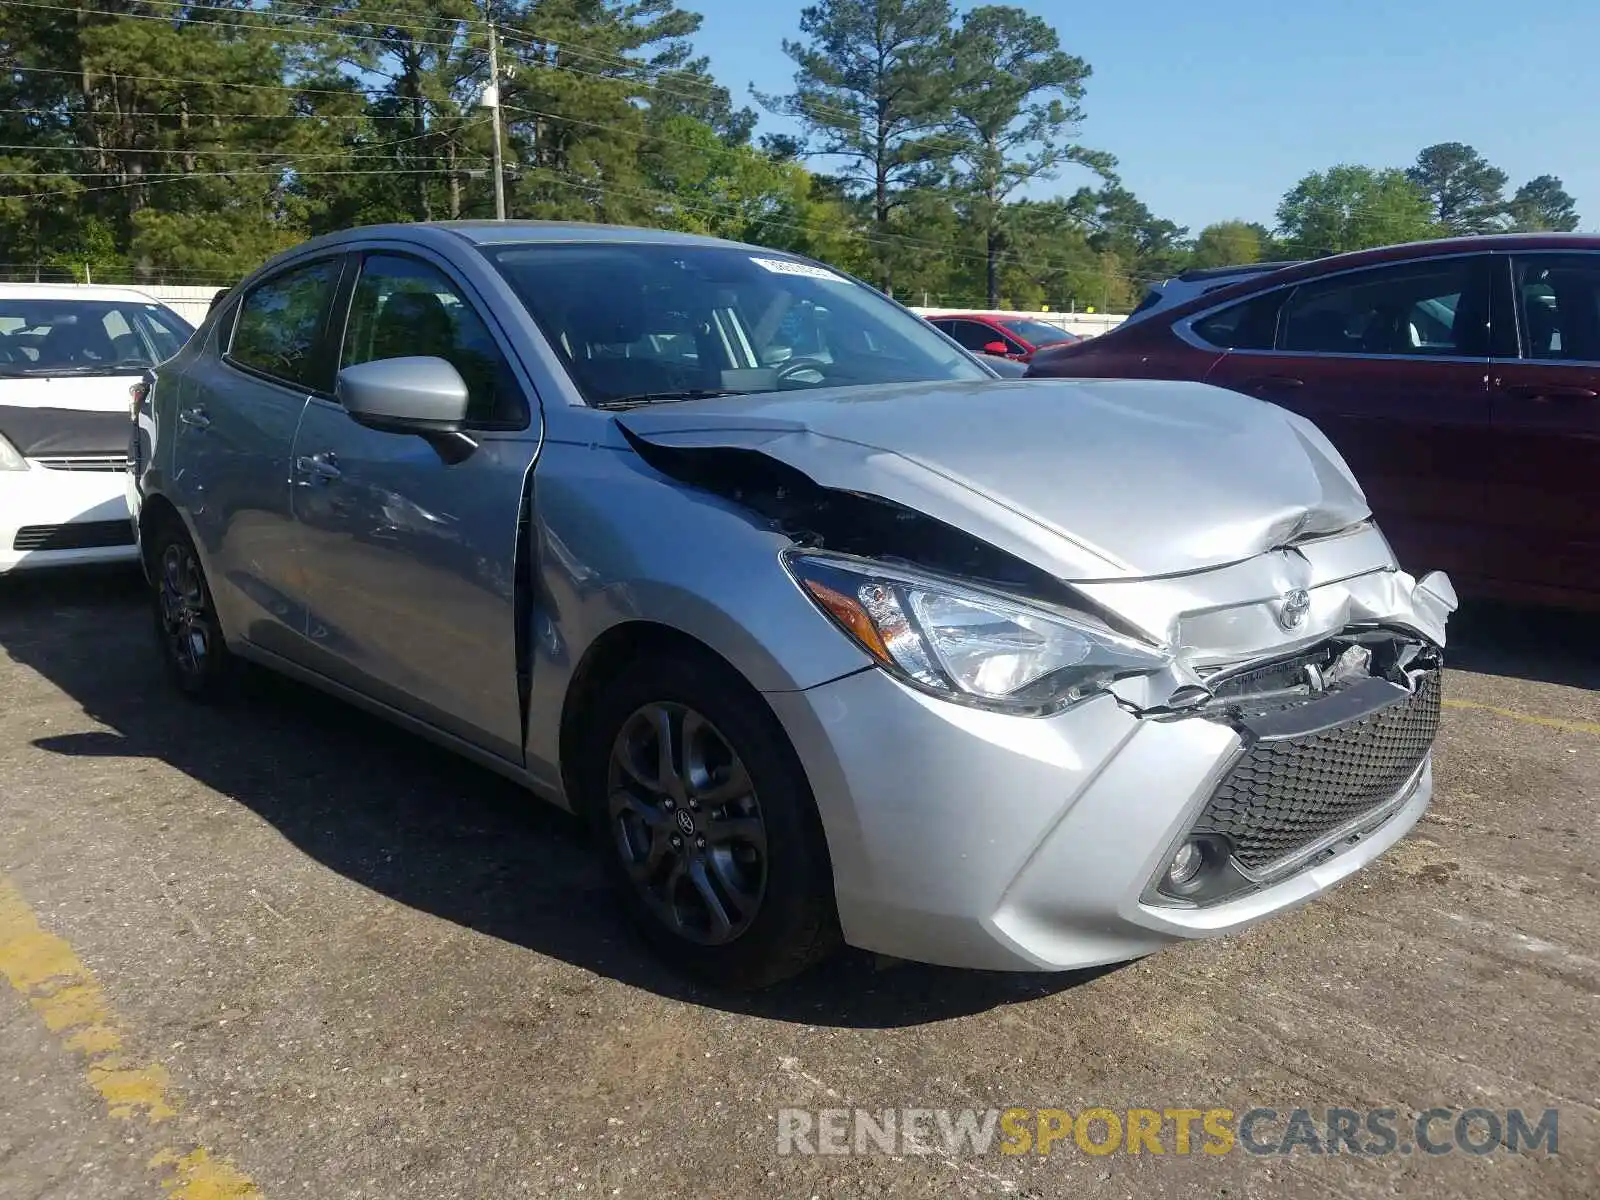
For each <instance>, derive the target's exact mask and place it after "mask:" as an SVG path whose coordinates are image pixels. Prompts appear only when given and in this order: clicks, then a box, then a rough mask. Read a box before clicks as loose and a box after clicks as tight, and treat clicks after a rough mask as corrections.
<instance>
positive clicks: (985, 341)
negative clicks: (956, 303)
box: [926, 313, 1083, 362]
mask: <svg viewBox="0 0 1600 1200" xmlns="http://www.w3.org/2000/svg"><path fill="white" fill-rule="evenodd" d="M926 320H927V322H928V324H930V325H932V326H933V327H934V328H935V329H939V330H941V331H943V332H944V333H948V334H949V335H950V336H951V337H953V338H955V340H956V341H958V342H960V343H961V344H962V345H963V346H965V347H966V348H967V349H968V350H971V351H972V352H973V353H974V354H987V355H990V356H991V357H994V358H1009V359H1014V360H1015V361H1017V362H1029V361H1030V360H1032V358H1033V354H1034V351H1035V350H1041V349H1043V348H1044V347H1046V346H1066V345H1071V344H1073V343H1075V342H1080V341H1082V340H1083V339H1082V338H1080V337H1079V336H1078V335H1077V334H1075V333H1068V332H1067V331H1066V330H1065V329H1058V328H1057V327H1056V326H1054V325H1052V324H1050V323H1049V322H1048V321H1038V320H1035V319H1034V318H1032V317H1002V316H995V315H993V314H983V313H940V314H939V315H938V316H936V317H928V318H926Z"/></svg>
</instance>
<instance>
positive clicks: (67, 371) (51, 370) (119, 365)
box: [32, 359, 150, 376]
mask: <svg viewBox="0 0 1600 1200" xmlns="http://www.w3.org/2000/svg"><path fill="white" fill-rule="evenodd" d="M149 366H150V364H149V363H147V362H142V361H139V360H136V359H124V360H123V361H121V362H114V363H83V364H81V365H79V366H75V367H35V368H34V369H33V372H32V373H33V374H38V375H74V376H85V375H138V374H140V373H141V372H143V371H145V370H146V369H148V368H149Z"/></svg>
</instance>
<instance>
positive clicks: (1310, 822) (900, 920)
mask: <svg viewBox="0 0 1600 1200" xmlns="http://www.w3.org/2000/svg"><path fill="white" fill-rule="evenodd" d="M134 418H135V420H134V431H135V433H134V447H133V464H132V469H133V473H134V479H135V483H136V487H135V491H136V494H137V513H136V523H137V528H138V535H139V542H140V547H141V553H142V557H143V560H144V562H145V565H146V570H147V573H148V576H149V578H150V580H151V584H152V595H153V601H154V610H155V626H156V630H157V633H158V635H159V639H160V645H161V647H162V651H163V654H164V656H165V660H166V663H167V666H168V667H169V669H170V671H171V673H172V675H173V677H174V679H175V680H176V682H177V684H178V686H179V687H181V688H182V689H183V691H185V692H187V693H189V694H190V695H192V696H196V697H203V696H209V695H212V694H214V693H216V692H218V691H219V690H220V689H222V688H224V687H225V686H226V684H227V682H228V680H229V677H230V674H231V671H232V669H233V667H234V666H235V664H236V663H237V662H238V661H239V660H241V659H248V660H251V661H253V662H256V663H260V664H265V665H267V666H269V667H271V668H274V669H276V670H279V671H282V672H284V673H286V674H289V675H292V676H295V677H297V678H299V679H301V680H304V681H306V682H308V683H311V684H314V685H316V686H318V687H321V688H325V689H327V690H329V691H332V692H335V693H337V694H338V695H340V696H343V697H346V698H347V699H349V700H351V701H353V702H354V703H357V704H360V705H362V706H364V707H366V708H369V709H372V710H374V711H376V712H378V713H381V714H383V715H384V716H386V717H388V718H390V719H392V720H393V721H395V722H397V723H399V724H401V725H403V726H405V727H407V728H409V729H411V730H413V731H415V732H416V733H418V734H420V735H422V736H425V737H428V738H431V739H434V740H436V741H438V742H441V743H443V744H445V745H446V746H449V747H452V748H453V749H455V750H457V751H459V752H460V753H462V754H463V755H466V756H468V757H470V758H472V759H474V760H476V761H478V762H480V763H482V764H485V765H486V766H488V767H490V768H492V769H494V770H496V771H499V772H502V773H504V774H506V775H508V776H510V777H512V778H513V779H516V780H519V781H520V782H522V783H524V784H525V785H526V786H527V787H528V788H529V789H530V790H531V791H533V792H535V793H537V794H538V795H540V796H543V797H545V798H547V799H549V800H551V801H553V802H555V803H557V804H560V805H563V806H565V807H568V808H570V809H573V810H575V811H577V812H579V813H581V814H582V815H584V816H585V817H586V818H587V819H588V821H589V822H590V823H591V825H592V826H593V829H594V831H595V835H596V841H597V844H598V846H599V847H600V851H601V853H602V854H603V855H604V858H605V861H606V863H607V865H608V870H609V871H610V873H611V875H612V876H613V877H614V879H615V882H616V884H617V887H618V889H619V891H620V894H621V895H622V896H623V897H624V899H625V902H626V903H627V905H628V906H629V908H630V910H631V912H632V914H633V915H634V916H635V917H636V918H637V921H638V923H639V925H640V927H641V929H642V930H643V931H644V932H645V934H646V935H647V936H648V937H649V938H650V939H651V940H652V941H653V942H654V943H655V944H656V945H657V946H658V947H660V948H661V949H662V950H663V952H665V953H666V954H667V955H668V956H669V957H670V958H671V959H672V960H673V961H674V962H675V963H677V964H678V965H680V966H681V967H684V968H686V969H689V970H692V971H695V972H698V973H700V974H701V975H703V976H706V977H709V978H711V979H713V980H716V981H720V982H723V983H728V984H735V985H760V984H764V983H767V982H770V981H772V980H775V979H779V978H782V977H783V976H785V975H788V974H791V973H793V972H795V971H797V970H799V969H801V968H803V967H804V966H806V965H807V964H808V963H810V962H812V961H814V960H816V959H817V958H818V957H820V956H821V955H823V954H824V953H826V952H827V951H828V950H829V949H830V948H832V947H833V946H834V945H835V944H836V943H838V942H839V941H841V940H843V941H845V942H849V943H852V944H854V945H857V946H861V947H866V948H868V949H871V950H875V951H879V952H883V953H885V954H889V955H894V956H898V957H903V958H913V959H922V960H926V961H931V962H938V963H947V964H953V965H958V966H968V967H988V968H1005V969H1040V968H1044V969H1063V968H1072V967H1082V966H1087V965H1091V964H1095V963H1103V962H1110V961H1115V960H1119V959H1125V958H1130V957H1134V956H1137V955H1140V954H1143V953H1146V952H1148V951H1150V950H1153V949H1155V948H1157V947H1159V946H1161V945H1163V944H1165V943H1167V942H1170V941H1173V940H1175V939H1179V938H1190V937H1198V936H1204V935H1211V934H1219V933H1226V932H1229V931H1232V930H1236V929H1238V928H1240V927H1241V926H1243V925H1245V924H1248V923H1250V922H1252V921H1255V920H1258V919H1260V918H1262V917H1264V916H1267V915H1268V914H1270V913H1273V912H1276V911H1278V910H1280V909H1283V908H1284V907H1286V906H1289V905H1293V904H1296V903H1299V902H1302V901H1304V900H1306V899H1308V898H1309V897H1311V896H1313V895H1314V894H1316V893H1318V892H1320V891H1322V890H1323V889H1325V888H1327V887H1329V886H1331V885H1332V884H1333V883H1334V882H1336V881H1337V880H1339V879H1341V878H1343V877H1344V876H1346V875H1348V874H1350V873H1351V872H1352V871H1354V870H1356V869H1357V868H1358V867H1360V866H1362V865H1363V864H1364V863H1366V862H1368V861H1369V860H1370V859H1372V858H1373V857H1374V856H1376V855H1377V854H1378V853H1380V852H1381V851H1382V850H1383V849H1384V848H1385V847H1387V846H1388V845H1390V844H1391V843H1393V842H1394V841H1395V840H1397V839H1398V838H1400V837H1401V836H1402V835H1404V833H1405V832H1406V831H1407V830H1408V829H1409V828H1410V827H1411V826H1412V825H1413V824H1414V823H1415V822H1416V820H1417V818H1418V817H1419V816H1420V815H1421V813H1422V811H1423V809H1424V808H1425V807H1426V805H1427V803H1428V799H1429V796H1430V794H1431V790H1432V778H1431V773H1430V765H1429V764H1430V757H1429V751H1430V747H1431V745H1432V742H1433V737H1434V733H1435V730H1436V728H1437V724H1438V719H1439V671H1440V647H1441V646H1442V644H1443V642H1444V624H1445V619H1446V617H1447V615H1448V613H1449V611H1450V610H1451V609H1452V608H1453V606H1454V598H1453V593H1452V592H1451V589H1450V585H1449V582H1448V580H1446V579H1444V578H1443V577H1442V576H1439V575H1434V576H1430V577H1428V578H1426V579H1423V580H1422V581H1420V582H1418V581H1417V580H1415V579H1413V578H1412V577H1411V576H1409V575H1407V574H1405V573H1403V572H1402V571H1400V570H1399V568H1398V567H1397V565H1396V564H1395V562H1394V560H1393V557H1392V555H1391V552H1390V550H1389V546H1388V544H1387V543H1386V542H1385V540H1384V538H1383V536H1382V535H1381V534H1380V533H1379V532H1378V530H1377V529H1376V528H1374V526H1373V525H1372V522H1371V520H1370V519H1369V513H1368V509H1367V505H1366V502H1365V500H1364V499H1363V497H1362V495H1361V492H1360V490H1359V489H1358V488H1357V486H1356V484H1355V483H1354V481H1353V480H1352V478H1351V476H1350V474H1349V471H1348V470H1347V469H1346V467H1345V465H1344V464H1343V462H1342V461H1341V460H1340V458H1339V456H1338V455H1337V454H1336V453H1335V452H1334V450H1333V449H1332V448H1331V447H1330V446H1329V444H1328V443H1327V441H1326V440H1325V439H1324V438H1323V437H1322V435H1321V434H1319V433H1318V432H1317V430H1316V429H1315V428H1314V427H1312V426H1311V425H1310V424H1309V423H1307V422H1306V421H1305V420H1303V419H1301V418H1299V417H1296V416H1294V415H1292V414H1290V413H1287V412H1285V411H1283V410H1281V409H1278V408H1275V407H1273V406H1271V405H1268V404H1264V403H1262V402H1260V401H1257V400H1253V399H1249V398H1246V397H1244V396H1240V395H1237V394H1235V393H1232V392H1227V391H1223V390H1220V389H1215V388H1209V387H1205V386H1203V385H1197V384H1171V383H1159V382H1137V381H1133V382H1104V381H1083V382H1076V381H1074V382H1057V381H1045V382H1035V381H1008V380H1000V379H997V378H995V377H994V375H993V374H992V373H991V372H990V371H989V370H988V369H987V368H986V367H984V366H983V365H982V364H980V363H979V362H978V361H977V360H975V359H974V358H973V357H972V356H970V355H969V354H968V353H967V352H965V351H964V350H962V349H961V348H960V347H959V346H957V345H956V344H955V343H954V342H952V341H951V340H950V339H948V338H947V337H945V336H944V335H942V334H940V333H939V332H937V331H936V330H934V329H933V328H931V327H930V326H929V325H927V324H926V323H925V322H923V321H921V320H919V319H918V318H916V317H915V316H913V315H912V314H911V313H909V312H908V311H907V310H905V309H903V308H901V307H900V306H898V305H896V304H894V303H893V302H892V301H890V300H887V299H885V298H884V297H883V296H881V295H880V294H878V293H877V292H875V291H873V290H872V289H870V288H868V287H865V286H863V285H861V284H859V283H857V282H855V281H852V280H850V279H848V278H846V277H845V276H842V275H840V274H838V273H836V272H834V271H832V270H830V269H828V268H827V267H824V266H822V265H819V264H817V263H814V262H810V261H806V260H803V259H800V258H797V257H795V256H792V255H788V254H782V253H775V252H772V251H767V250H762V249H758V248H755V247H750V246H739V245H733V244H729V243H726V242H718V241H713V240H709V239H705V238H695V237H688V236H682V235H677V234H669V233H661V232H650V231H643V230H628V229H615V228H603V227H575V226H562V225H549V226H545V225H535V224H516V223H512V224H459V225H442V226H429V225H416V226H405V227H396V228H373V229H361V230H354V231H351V232H348V233H344V234H340V235H337V236H333V237H328V238H323V239H319V240H317V241H314V242H311V243H308V244H306V245H304V246H301V247H299V248H298V249H296V250H293V251H291V252H289V253H287V254H285V255H283V256H281V257H280V258H278V259H277V260H275V261H274V262H272V263H270V264H268V265H267V266H266V267H264V268H263V269H262V270H261V271H259V272H257V273H256V274H255V275H254V276H252V277H251V278H249V279H247V280H246V281H245V282H244V283H242V284H241V285H240V286H239V287H237V288H236V289H234V291H233V292H232V293H230V294H229V295H228V297H227V298H226V299H225V300H224V301H223V302H222V303H221V304H219V305H217V306H216V308H215V309H214V310H213V312H212V314H211V316H210V317H209V318H208V319H207V321H206V323H205V325H204V326H203V327H202V328H201V330H200V331H199V332H198V333H197V334H196V336H195V337H194V338H193V339H192V340H191V341H190V342H189V344H188V346H187V347H186V348H185V349H184V351H183V352H182V353H181V354H179V355H178V356H177V357H176V358H174V359H172V360H171V361H169V362H166V363H164V364H162V366H161V367H160V368H159V369H158V370H157V371H156V373H155V377H154V380H153V383H152V384H151V386H150V387H149V388H148V389H146V390H145V391H144V393H143V395H142V398H141V400H140V402H139V404H138V407H137V411H136V412H135V414H134Z"/></svg>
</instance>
